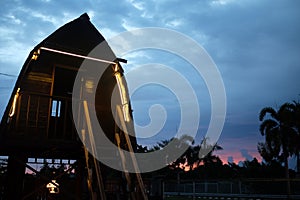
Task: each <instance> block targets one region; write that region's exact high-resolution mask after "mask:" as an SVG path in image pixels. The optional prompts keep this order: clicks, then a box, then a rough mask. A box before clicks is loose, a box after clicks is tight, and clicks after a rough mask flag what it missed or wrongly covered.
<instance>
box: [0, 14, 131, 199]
mask: <svg viewBox="0 0 300 200" xmlns="http://www.w3.org/2000/svg"><path fill="white" fill-rule="evenodd" d="M101 42H105V39H104V38H103V36H102V35H101V34H100V33H99V32H98V31H97V29H96V28H95V27H94V26H93V25H92V23H91V22H90V20H89V17H88V15H87V14H83V15H82V16H80V17H79V18H77V19H75V20H73V21H71V22H69V23H67V24H66V25H64V26H62V27H61V28H59V29H58V30H56V31H55V32H54V33H52V34H51V35H50V36H48V37H47V38H46V39H44V40H43V41H42V42H41V43H40V44H38V45H37V46H36V47H35V48H34V49H33V50H32V51H31V52H30V54H29V56H28V58H27V60H26V62H25V63H24V65H23V67H22V70H21V72H20V75H19V77H18V79H17V82H16V85H15V87H14V90H13V93H12V95H11V98H10V100H9V103H8V105H7V107H6V110H5V113H4V115H3V118H2V121H1V125H0V131H1V132H0V133H1V134H0V155H5V156H9V159H8V179H7V188H6V189H5V193H6V194H5V195H6V197H5V198H6V199H22V196H23V197H24V195H25V196H26V195H27V196H26V197H28V198H29V199H30V198H33V196H34V195H33V196H30V194H29V195H28V194H26V191H24V185H23V181H24V175H25V168H26V167H27V168H28V167H30V166H28V165H26V163H27V162H28V158H33V159H36V158H43V159H67V160H76V162H75V164H73V165H76V166H74V169H75V171H76V177H77V178H76V182H77V186H76V187H77V188H75V189H74V192H75V195H74V194H73V195H74V197H73V198H74V199H85V198H91V196H94V197H95V196H96V197H97V198H98V199H100V197H101V198H102V199H103V198H105V197H103V196H102V195H103V194H101V193H103V191H101V189H102V190H103V187H106V188H105V190H106V191H107V190H108V189H107V185H109V184H111V183H112V182H114V181H116V180H114V179H113V178H111V177H117V178H118V177H119V179H120V180H117V182H118V181H119V182H122V181H123V179H122V178H121V177H122V176H121V174H120V172H117V171H114V170H112V169H110V168H108V167H103V166H101V172H102V173H100V178H101V179H102V180H101V182H102V183H104V186H102V188H101V186H99V182H97V181H96V178H95V177H96V175H93V176H90V175H89V171H90V170H87V169H86V168H90V169H92V171H93V172H94V174H97V170H98V168H99V166H97V165H98V164H99V163H96V162H92V159H91V156H89V157H88V158H87V157H85V155H86V152H85V150H84V148H83V144H82V142H81V140H80V139H79V137H78V135H77V132H76V129H75V126H74V122H75V123H85V122H84V120H87V119H86V118H85V117H84V115H85V113H84V111H81V112H78V113H79V115H78V116H76V119H73V115H72V102H71V97H72V91H73V85H74V80H75V77H76V75H77V72H78V69H79V67H80V66H81V64H82V62H83V60H84V59H83V58H78V57H74V56H70V55H65V54H61V53H57V52H52V51H46V49H45V48H48V49H52V50H58V51H62V52H71V53H73V54H79V55H83V56H86V55H88V54H89V52H90V51H91V50H93V49H94V48H95V47H96V46H97V45H99V44H100V43H101ZM104 46H105V48H104V52H103V55H99V58H101V59H105V60H110V61H112V62H117V59H116V57H115V56H114V54H113V52H112V51H111V49H110V48H109V46H108V45H107V44H106V43H105V45H104ZM43 48H44V49H43ZM111 55H113V56H111ZM97 57H98V55H97ZM95 65H96V66H97V67H105V71H104V74H103V75H102V77H101V78H100V81H99V84H98V85H95V84H97V83H95V77H84V76H83V77H81V79H82V87H81V88H80V89H81V90H82V91H83V94H84V93H89V90H90V89H91V87H97V89H96V91H97V92H96V99H95V104H96V105H95V108H96V113H97V117H98V119H99V122H100V124H101V127H102V128H103V130H104V132H105V133H106V135H107V137H108V138H109V139H110V140H111V141H113V142H115V133H116V131H115V130H116V127H117V126H116V124H115V120H114V118H113V113H114V112H116V111H115V110H114V106H116V105H121V104H122V102H121V97H120V96H118V98H117V101H116V102H112V104H115V105H111V95H112V91H113V89H114V87H115V86H116V84H117V81H116V78H115V76H114V74H115V73H116V69H115V66H113V65H112V64H107V63H96V62H95ZM116 66H118V67H119V69H118V73H119V74H120V75H121V76H123V75H122V74H123V71H122V68H121V66H120V65H119V64H118V63H117V64H116ZM124 84H125V88H127V87H126V83H124ZM79 98H80V97H79ZM83 100H84V98H82V99H78V109H82V110H84V107H83V106H82V103H83ZM127 106H128V110H129V112H130V105H129V104H128V105H127ZM130 114H131V113H130ZM128 124H129V125H130V126H132V121H131V122H130V123H128ZM85 132H88V131H85ZM124 141H125V139H124V138H122V136H121V147H123V148H126V147H125V142H124ZM131 142H132V146H133V147H134V149H135V146H136V141H135V139H134V138H133V137H131ZM97 148H103V149H104V150H105V147H97ZM106 150H107V149H106ZM116 153H117V152H116ZM111 159H114V158H111ZM87 165H90V166H87ZM31 170H34V169H31ZM112 172H113V173H114V174H118V175H117V176H113V175H111V174H112ZM37 173H38V172H37ZM108 174H110V177H108ZM98 175H99V174H98ZM101 175H102V176H101ZM123 177H124V176H123ZM44 178H45V177H44ZM86 178H87V179H88V180H89V181H92V183H86V180H85V179H86ZM97 178H98V176H97ZM42 179H43V177H42ZM45 181H46V182H48V183H49V181H48V180H45ZM45 181H44V182H43V183H46V182H45ZM53 184H55V183H53ZM90 184H91V185H90ZM105 184H106V186H105ZM117 185H118V184H117ZM50 186H51V184H50ZM88 190H89V191H88ZM87 191H88V192H87ZM123 191H124V190H123ZM61 192H63V191H61ZM33 193H34V191H33ZM84 193H88V197H84V195H83V194H84ZM91 193H92V194H91ZM106 195H107V193H106ZM113 198H115V197H113ZM68 199H70V198H68Z"/></svg>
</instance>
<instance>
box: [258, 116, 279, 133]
mask: <svg viewBox="0 0 300 200" xmlns="http://www.w3.org/2000/svg"><path fill="white" fill-rule="evenodd" d="M276 126H278V123H277V122H276V121H275V120H273V119H266V120H264V121H263V122H262V123H261V124H260V126H259V131H260V133H261V135H265V134H266V133H268V132H269V131H271V130H272V129H273V128H275V127H276Z"/></svg>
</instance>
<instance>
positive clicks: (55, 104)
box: [51, 100, 61, 117]
mask: <svg viewBox="0 0 300 200" xmlns="http://www.w3.org/2000/svg"><path fill="white" fill-rule="evenodd" d="M60 109H61V101H58V100H52V109H51V117H60Z"/></svg>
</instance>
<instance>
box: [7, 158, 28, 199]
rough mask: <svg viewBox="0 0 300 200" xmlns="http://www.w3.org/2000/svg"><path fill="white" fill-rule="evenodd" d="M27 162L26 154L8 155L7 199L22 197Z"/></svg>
mask: <svg viewBox="0 0 300 200" xmlns="http://www.w3.org/2000/svg"><path fill="white" fill-rule="evenodd" d="M26 162H27V158H26V157H25V156H20V155H10V156H9V157H8V165H7V174H8V176H7V180H6V183H7V190H6V195H5V196H6V199H7V200H16V199H22V194H23V183H24V176H25V170H26V167H25V164H26Z"/></svg>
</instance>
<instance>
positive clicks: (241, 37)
mask: <svg viewBox="0 0 300 200" xmlns="http://www.w3.org/2000/svg"><path fill="white" fill-rule="evenodd" d="M0 10H1V12H0V15H1V17H0V73H1V74H0V116H2V114H3V111H4V109H5V106H6V103H7V101H8V98H9V96H10V94H11V90H12V88H13V85H14V82H15V79H16V77H15V76H17V75H18V73H19V71H20V69H21V67H22V65H23V63H24V61H25V59H26V57H27V56H28V53H29V51H30V50H31V49H32V48H33V47H34V46H35V45H37V44H38V43H39V42H40V41H41V40H42V39H44V38H45V37H47V36H48V35H49V34H51V33H52V32H53V31H55V30H56V29H57V28H59V27H60V26H62V25H64V24H65V23H67V22H69V21H71V20H73V19H75V18H77V17H79V16H80V15H81V14H82V13H84V12H86V13H88V14H89V16H90V18H91V22H92V23H93V24H94V25H95V26H96V28H97V29H98V30H99V31H100V32H101V33H102V34H103V36H104V37H105V38H107V39H108V38H110V37H112V36H114V35H116V34H118V33H120V32H123V31H126V30H132V29H134V28H143V27H162V28H169V29H172V30H175V31H178V32H180V33H183V34H185V35H187V36H189V37H191V38H193V39H194V40H195V41H197V42H198V43H199V44H200V45H202V46H203V47H204V48H205V49H206V51H207V52H208V53H209V54H210V56H211V57H212V59H213V60H214V62H215V63H216V65H217V66H218V69H219V71H220V73H221V76H222V78H223V81H224V85H225V89H226V94H227V115H226V121H225V126H224V129H223V131H222V134H221V137H220V139H219V141H218V143H219V144H220V145H221V146H222V147H223V148H224V150H223V151H222V152H219V153H218V154H219V155H220V156H221V157H222V159H223V160H225V161H226V160H227V159H229V160H232V159H233V160H234V161H239V160H243V159H245V158H247V159H251V158H252V157H254V156H258V154H257V150H256V145H257V142H258V141H261V140H263V138H262V137H261V136H260V133H259V132H258V126H259V121H258V113H259V111H260V110H261V109H262V108H263V107H265V106H272V107H275V108H276V107H278V106H280V105H281V104H282V103H284V102H287V101H292V100H298V99H300V97H299V94H300V84H299V74H300V55H299V54H300V37H299V35H300V25H299V19H300V12H299V10H300V1H297V0H286V1H279V0H202V1H200V0H197V1H196V0H191V1H180V0H173V1H171V0H160V1H155V0H147V1H146V0H144V1H135V0H125V1H111V0H110V1H109V0H102V1H98V0H85V1H67V0H60V1H54V0H32V1H25V0H24V1H22V0H2V4H1V7H0ZM187 51H188V49H187ZM117 56H118V55H117ZM170 56H172V55H168V54H167V53H165V52H159V53H158V52H154V51H145V52H135V53H133V54H131V55H127V57H125V58H126V59H128V60H129V64H128V65H124V69H125V72H126V70H127V71H128V70H130V69H131V68H133V67H134V65H139V64H146V63H151V62H155V63H162V64H165V65H168V66H172V67H174V68H175V69H179V72H180V73H183V74H184V76H185V77H186V78H187V79H188V80H190V82H191V85H192V86H193V88H194V89H195V91H196V94H197V97H198V99H199V104H200V109H201V120H202V121H200V129H199V135H198V136H197V138H198V140H200V139H201V137H203V136H202V135H201V134H203V133H204V132H205V130H206V129H207V125H208V123H209V118H210V101H209V94H208V92H207V91H206V88H205V85H204V83H203V80H201V77H197V76H193V71H188V70H186V68H185V67H186V65H187V63H184V61H182V60H180V59H178V58H172V59H169V57H170ZM180 69H181V71H180ZM3 74H9V75H12V76H7V75H3ZM129 84H130V83H129ZM143 89H144V92H143V91H140V92H136V93H135V94H134V96H133V97H132V103H133V109H134V117H135V121H136V122H137V123H139V124H140V125H146V124H147V123H148V122H149V117H148V114H147V112H148V111H147V110H148V108H149V106H150V105H151V104H153V103H161V104H163V105H165V106H166V110H167V111H168V112H169V115H168V118H167V119H168V120H167V123H166V127H165V129H164V130H163V133H161V134H160V135H159V136H158V137H157V138H156V139H158V140H159V139H164V137H165V138H168V137H169V136H170V135H172V133H173V132H175V131H176V129H177V123H178V120H179V119H180V118H179V115H178V113H179V112H178V106H176V105H177V104H178V102H177V101H176V98H175V97H174V95H172V94H171V93H170V91H168V90H166V89H164V88H162V87H158V86H153V87H148V88H147V87H145V88H143ZM156 117H157V118H158V119H159V117H160V116H156ZM151 142H152V143H153V142H155V140H152V141H151ZM151 142H149V141H144V143H145V144H151Z"/></svg>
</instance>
